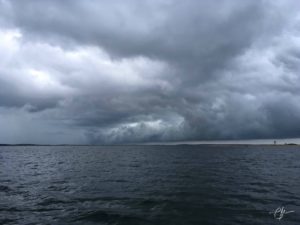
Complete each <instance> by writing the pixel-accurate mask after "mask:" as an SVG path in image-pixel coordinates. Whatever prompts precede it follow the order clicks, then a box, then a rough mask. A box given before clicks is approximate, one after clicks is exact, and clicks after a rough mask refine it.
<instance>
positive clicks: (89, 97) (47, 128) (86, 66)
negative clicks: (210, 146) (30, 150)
mask: <svg viewBox="0 0 300 225" xmlns="http://www.w3.org/2000/svg"><path fill="white" fill-rule="evenodd" d="M299 8H300V5H299V4H297V3H296V2H295V1H281V0H278V1H267V0H259V1H252V0H251V1H250V0H249V1H237V0H225V1H217V0H213V1H192V0H188V1H184V2H183V1H176V0H167V1H163V0H155V1H150V0H149V1H137V0H130V1H120V0H115V1H106V0H105V1H101V2H99V1H93V0H87V1H79V0H78V1H77V0H75V1H71V0H66V1H59V0H51V1H50V0H45V1H37V0H28V1H14V0H1V1H0V60H1V62H0V109H1V110H0V113H1V114H0V115H2V122H3V121H4V119H5V118H10V120H12V119H13V118H15V121H17V122H15V124H17V125H18V126H17V127H18V135H16V136H15V138H14V137H10V138H7V137H8V136H7V135H5V134H2V135H1V132H0V141H1V142H6V141H5V140H6V139H7V140H10V141H11V142H20V141H24V140H25V141H26V142H47V140H48V142H51V143H58V142H64V141H65V142H69V143H70V142H74V143H131V142H155V141H189V140H216V139H247V138H273V137H276V138H280V137H284V138H287V137H299V135H300V131H299V129H298V128H297V124H298V122H300V118H299V116H298V115H300V107H298V104H297V102H299V100H300V95H299V90H298V87H299V85H300V80H299V75H298V74H299V66H298V65H299V59H300V58H299V55H300V54H299V47H300V38H299V28H300V27H299V25H298V24H299V22H300V14H299V13H298V12H299ZM28 118H31V120H32V123H33V126H32V128H31V129H26V130H25V129H23V128H22V127H23V125H25V124H28V120H29V119H28ZM0 121H1V120H0ZM6 126H9V125H8V123H6ZM15 126H16V125H15ZM24 132H26V134H24V135H23V136H22V134H23V133H24ZM37 132H38V133H39V135H38V136H37V135H36V133H37ZM11 133H13V131H11ZM49 133H51V135H49ZM49 136H51V137H52V138H49ZM47 137H48V138H49V139H47ZM58 137H59V138H58Z"/></svg>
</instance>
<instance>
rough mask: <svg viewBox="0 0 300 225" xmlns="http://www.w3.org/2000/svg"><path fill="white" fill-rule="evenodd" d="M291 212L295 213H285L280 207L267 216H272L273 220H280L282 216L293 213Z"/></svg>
mask: <svg viewBox="0 0 300 225" xmlns="http://www.w3.org/2000/svg"><path fill="white" fill-rule="evenodd" d="M293 212H295V211H286V210H285V208H284V207H283V206H282V207H278V208H277V209H275V210H274V211H273V212H269V214H273V216H274V219H277V220H281V219H282V218H283V216H284V215H286V214H289V213H293Z"/></svg>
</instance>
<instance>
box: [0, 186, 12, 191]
mask: <svg viewBox="0 0 300 225" xmlns="http://www.w3.org/2000/svg"><path fill="white" fill-rule="evenodd" d="M11 191H12V189H11V188H10V187H8V186H5V185H0V192H11Z"/></svg>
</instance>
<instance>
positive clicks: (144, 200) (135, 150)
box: [0, 146, 300, 225]
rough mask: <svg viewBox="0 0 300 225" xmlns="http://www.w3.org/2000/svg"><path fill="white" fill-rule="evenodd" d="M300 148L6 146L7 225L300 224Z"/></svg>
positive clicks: (2, 173)
mask: <svg viewBox="0 0 300 225" xmlns="http://www.w3.org/2000/svg"><path fill="white" fill-rule="evenodd" d="M299 162H300V148H299V147H297V146H285V147H282V146H269V147H266V146H264V147H262V146H252V147H247V146H114V147H108V146H102V147H82V146H81V147H79V146H77V147H0V199H1V201H0V224H16V223H20V224H30V223H31V224H37V223H40V224H130V225H132V224H164V225H165V224H201V225H203V224H204V225H205V224H215V225H222V224H228V225H234V224H249V225H253V224H276V223H277V222H279V221H278V220H276V219H274V217H273V215H272V214H270V212H271V211H274V210H276V209H277V208H278V207H280V206H284V207H285V209H286V210H287V211H291V210H293V211H295V212H293V213H289V214H286V215H284V216H283V218H282V219H281V221H280V222H281V223H283V224H288V225H291V224H293V225H294V224H300V179H299V178H300V175H299V174H300V163H299Z"/></svg>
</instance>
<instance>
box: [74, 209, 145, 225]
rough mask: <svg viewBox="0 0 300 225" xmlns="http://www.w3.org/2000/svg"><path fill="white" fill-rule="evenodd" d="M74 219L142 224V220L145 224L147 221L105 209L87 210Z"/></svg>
mask: <svg viewBox="0 0 300 225" xmlns="http://www.w3.org/2000/svg"><path fill="white" fill-rule="evenodd" d="M74 221H90V222H105V223H109V224H111V223H112V224H140V223H141V222H143V224H145V222H147V220H146V219H144V218H140V217H136V216H130V215H124V214H121V213H116V212H106V211H103V210H98V211H92V212H86V213H84V214H82V215H80V216H78V217H77V218H75V219H74Z"/></svg>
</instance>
